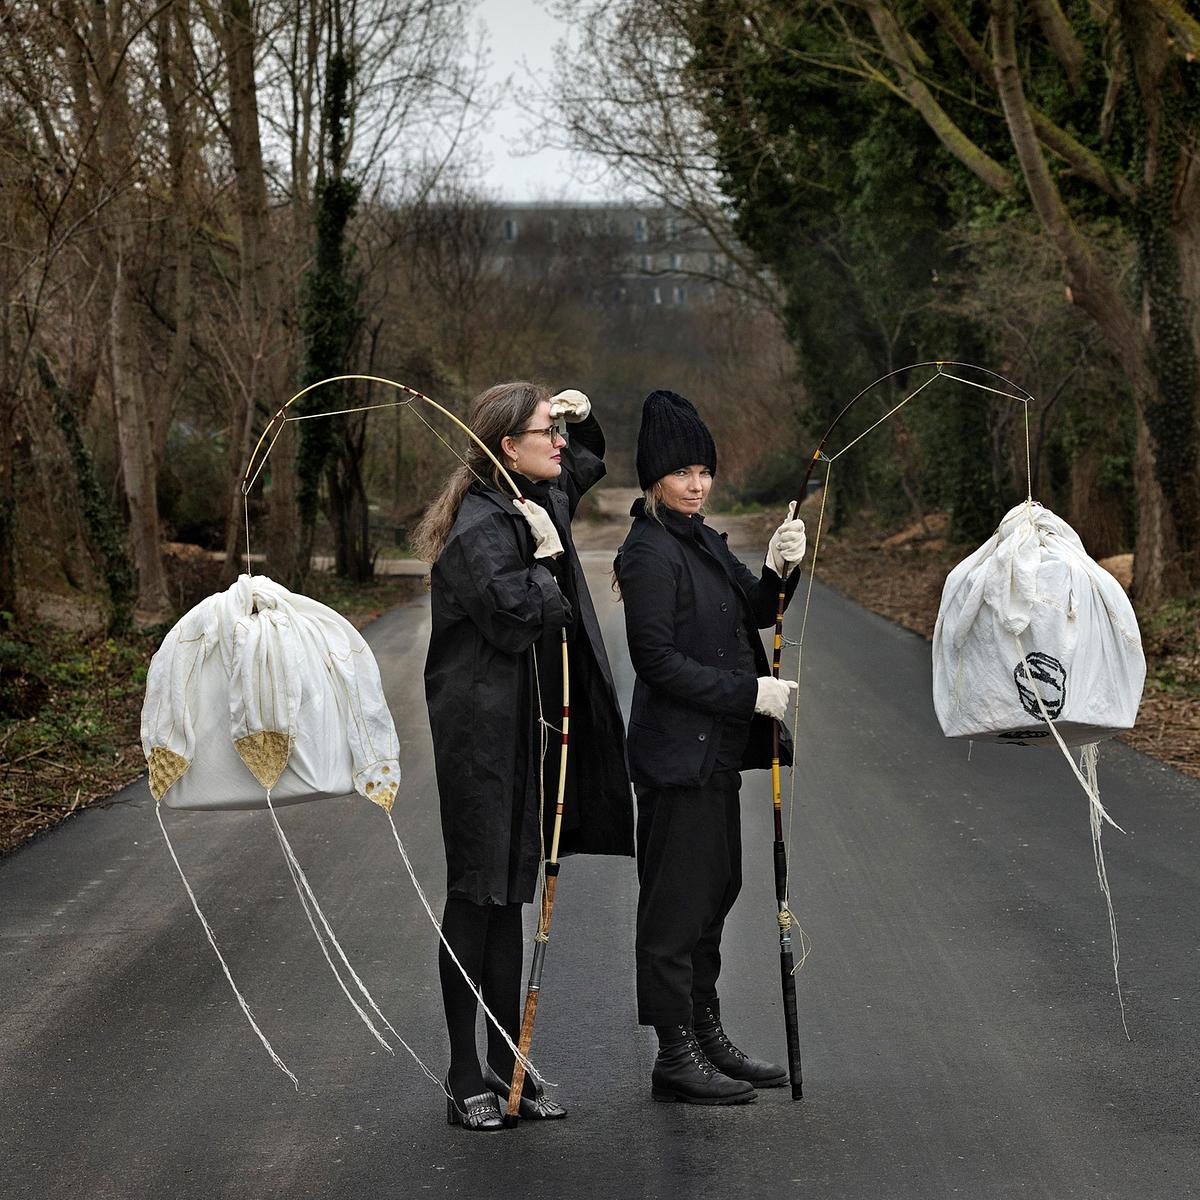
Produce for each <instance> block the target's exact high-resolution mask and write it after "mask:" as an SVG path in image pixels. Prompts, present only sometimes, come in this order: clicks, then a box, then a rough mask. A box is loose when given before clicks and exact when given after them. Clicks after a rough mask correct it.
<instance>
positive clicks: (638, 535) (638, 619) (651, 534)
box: [613, 500, 800, 788]
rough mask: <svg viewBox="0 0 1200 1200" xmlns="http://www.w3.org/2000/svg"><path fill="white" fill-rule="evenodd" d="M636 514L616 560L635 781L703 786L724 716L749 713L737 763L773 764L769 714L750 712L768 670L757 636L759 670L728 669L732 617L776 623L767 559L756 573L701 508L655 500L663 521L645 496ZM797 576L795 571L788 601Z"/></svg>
mask: <svg viewBox="0 0 1200 1200" xmlns="http://www.w3.org/2000/svg"><path fill="white" fill-rule="evenodd" d="M632 516H633V525H632V526H631V527H630V530H629V534H628V536H627V537H626V538H625V541H624V543H623V544H622V546H621V549H620V550H619V551H618V552H617V557H616V561H615V562H614V564H613V568H614V570H615V572H616V577H617V582H618V585H619V586H620V589H621V597H622V600H623V602H624V606H625V631H626V634H627V636H628V640H629V657H630V659H631V660H632V662H633V669H634V671H635V672H636V673H637V681H636V683H635V684H634V688H633V707H632V709H631V711H630V718H629V739H628V743H629V770H630V776H631V778H632V779H633V782H634V783H635V784H640V785H643V786H647V787H658V788H665V787H695V786H700V785H703V784H704V783H706V782H707V781H708V779H709V776H711V775H712V773H713V769H714V767H715V765H716V759H717V752H718V748H719V746H720V742H721V734H722V732H723V728H724V722H725V721H726V720H727V719H730V718H732V719H735V720H740V721H746V720H750V721H751V724H750V736H749V739H748V741H747V743H746V750H745V753H744V755H743V757H742V768H743V769H746V768H750V767H769V766H770V765H771V724H772V723H771V720H770V718H768V717H763V716H753V719H752V720H751V717H752V714H753V713H754V702H755V700H756V698H757V696H758V676H760V675H769V674H770V672H771V668H770V664H769V663H768V661H767V655H766V652H765V651H764V650H763V647H762V643H761V641H760V640H759V638H758V637H757V636H751V638H750V643H751V649H752V650H753V652H754V661H755V664H756V667H757V675H748V674H746V673H745V672H744V671H737V670H734V669H732V668H733V665H734V663H735V662H736V659H737V651H736V647H735V638H736V637H737V627H738V623H739V622H742V623H744V624H745V625H746V626H747V627H749V628H750V629H751V630H753V629H766V628H767V627H768V626H771V625H773V624H774V622H775V611H776V607H777V602H778V596H779V586H780V581H779V576H778V575H776V574H775V572H774V571H772V570H771V569H770V568H769V567H766V566H764V567H763V571H762V576H761V578H758V579H756V578H755V577H754V575H753V574H752V573H751V572H750V571H749V570H748V569H747V567H746V566H745V565H744V564H743V563H741V562H740V561H739V560H738V559H736V558H735V557H734V556H733V554H731V553H730V551H729V547H728V545H727V544H726V541H725V538H724V536H723V535H721V534H718V533H716V532H715V531H714V530H712V529H710V528H709V527H708V526H707V525H706V524H705V523H704V518H703V517H700V516H683V515H682V514H680V513H675V512H672V511H671V510H669V509H666V508H663V507H660V509H659V517H661V520H660V519H659V517H651V516H648V515H647V513H646V509H645V502H644V501H643V500H638V501H636V502H635V504H634V506H633V509H632ZM799 577H800V572H799V571H793V572H791V575H790V577H789V579H788V581H787V584H786V588H785V594H786V596H787V599H788V600H790V599H791V596H792V593H793V592H794V591H795V590H796V583H797V581H798V579H799ZM781 733H782V737H781V740H780V759H781V761H782V762H785V763H790V762H791V761H792V754H791V738H790V737H789V736H788V733H787V730H786V728H785V729H783V730H781Z"/></svg>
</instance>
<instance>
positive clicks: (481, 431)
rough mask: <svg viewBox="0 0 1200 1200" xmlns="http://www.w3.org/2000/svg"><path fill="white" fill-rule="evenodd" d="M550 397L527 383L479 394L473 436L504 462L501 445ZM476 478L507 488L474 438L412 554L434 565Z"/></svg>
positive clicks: (472, 417)
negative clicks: (462, 462) (464, 498)
mask: <svg viewBox="0 0 1200 1200" xmlns="http://www.w3.org/2000/svg"><path fill="white" fill-rule="evenodd" d="M549 399H550V390H549V388H544V387H542V386H541V385H540V384H537V383H529V382H528V381H526V380H517V381H515V382H513V383H498V384H496V385H495V387H490V388H488V389H487V391H486V392H480V394H479V395H478V396H476V397H475V399H474V400H473V401H472V403H471V415H470V417H469V418H468V424H469V425H470V426H471V430H472V432H473V433H474V434H475V435H476V436H477V437H478V438H479V440H480V441H481V442H483V444H484V445H485V446H487V448H488V449H489V450H490V451H491V452H492V453H493V454H494V455H495V456H496V457H497V458H503V456H504V455H503V451H502V450H501V448H500V443H501V442H502V441H503V440H504V439H505V438H506V437H508V436H509V434H513V433H516V432H517V431H518V430H520V429H521V428H522V427H523V426H524V425H525V423H526V421H528V420H529V418H530V417H532V416H533V414H534V412H535V411H536V409H537V406H538V405H539V404H541V402H542V401H543V400H549ZM477 478H483V479H490V480H491V481H492V483H494V484H495V485H496V487H498V488H501V489H502V490H503V489H504V488H506V487H507V485H506V484H502V483H501V478H500V475H499V472H498V471H497V470H496V464H495V463H493V462H492V460H491V459H490V458H488V456H487V455H486V454H485V453H484V452H483V450H482V449H481V448H480V446H479V443H478V442H476V441H474V440H472V441H471V442H470V443H469V444H468V446H467V457H466V462H465V463H464V464H463V465H462V466H460V467H458V468H457V469H456V470H454V471H453V472H452V473H451V474H450V477H449V478H448V479H447V480H446V482H445V485H444V486H443V487H442V490H441V492H439V493H438V495H437V497H436V498H435V499H434V501H433V502H432V503H431V504H430V505H429V507H428V508H427V509H426V510H425V515H424V516H423V517H422V518H421V523H420V524H419V525H418V526H417V528H416V529H415V530H414V531H413V536H412V548H413V553H414V554H415V555H416V556H417V557H418V558H421V559H424V560H425V562H428V563H431V562H434V561H435V560H436V559H437V557H438V555H439V554H441V552H442V547H443V546H445V544H446V539H447V538H448V537H449V536H450V530H451V529H452V528H453V527H454V521H455V518H457V516H458V510H459V509H460V508H461V507H462V502H463V497H464V496H465V495H466V494H467V489H468V488H470V486H471V484H472V483H474V482H475V480H476V479H477Z"/></svg>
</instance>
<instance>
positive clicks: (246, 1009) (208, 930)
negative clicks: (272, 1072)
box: [154, 802, 300, 1091]
mask: <svg viewBox="0 0 1200 1200" xmlns="http://www.w3.org/2000/svg"><path fill="white" fill-rule="evenodd" d="M154 815H155V816H156V817H157V818H158V827H159V829H161V830H162V835H163V840H164V841H165V842H166V843H167V849H168V850H169V851H170V852H171V861H172V862H173V863H174V864H175V870H177V871H178V872H179V878H180V879H182V880H183V886H184V890H185V891H186V892H187V894H188V899H189V900H190V901H191V902H192V908H193V909H194V910H195V912H196V916H197V917H199V918H200V924H201V925H203V926H204V936H205V937H207V938H208V944H209V945H210V946H211V947H212V948H213V953H214V954H215V955H216V956H217V962H219V963H220V964H221V970H222V971H224V972H225V978H226V979H227V980H229V986H230V987H231V988H232V989H233V994H234V996H235V997H236V998H237V1002H238V1007H239V1008H241V1010H242V1012H243V1014H244V1015H245V1017H246V1020H247V1021H249V1022H250V1028H251V1029H253V1030H254V1032H255V1034H256V1035H257V1037H258V1040H259V1041H260V1042H262V1044H263V1049H265V1050H266V1052H267V1053H268V1054H269V1055H270V1056H271V1061H272V1062H273V1063H274V1064H275V1065H276V1066H277V1067H278V1068H279V1069H280V1070H281V1071H282V1072H283V1073H284V1074H285V1075H286V1076H287V1077H288V1078H289V1079H290V1080H291V1081H292V1083H293V1085H294V1086H295V1088H296V1091H299V1090H300V1080H298V1079H297V1078H296V1076H295V1075H293V1074H292V1072H291V1070H290V1069H289V1068H288V1065H287V1063H285V1062H284V1061H283V1059H282V1058H280V1057H279V1055H278V1054H276V1053H275V1051H274V1049H273V1048H272V1046H271V1043H270V1042H268V1041H267V1035H266V1034H265V1033H263V1031H262V1030H261V1029H260V1028H259V1027H258V1022H257V1021H256V1020H255V1019H254V1014H253V1013H252V1012H251V1011H250V1005H249V1004H247V1003H246V999H245V997H244V996H243V995H242V993H241V992H240V991H238V985H237V984H236V983H234V982H233V975H232V973H231V972H230V970H229V964H228V963H226V961H225V956H224V955H223V954H222V953H221V949H220V947H219V946H218V945H217V939H216V937H215V936H214V935H213V931H212V927H211V926H210V925H209V923H208V919H207V918H206V917H205V915H204V913H203V912H201V911H200V904H199V902H198V901H197V899H196V893H195V892H193V891H192V885H191V884H190V883H188V877H187V876H186V875H185V874H184V873H183V867H182V866H180V863H179V856H178V855H177V854H176V853H175V847H174V846H173V845H172V844H171V838H170V835H169V834H168V833H167V827H166V825H164V824H163V819H162V805H161V804H159V803H157V802H156V803H155V805H154Z"/></svg>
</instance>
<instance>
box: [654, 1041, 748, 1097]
mask: <svg viewBox="0 0 1200 1200" xmlns="http://www.w3.org/2000/svg"><path fill="white" fill-rule="evenodd" d="M654 1028H655V1030H656V1031H657V1033H658V1040H659V1048H658V1058H656V1059H655V1060H654V1072H653V1074H652V1075H651V1076H650V1083H651V1088H650V1094H651V1095H652V1096H653V1097H654V1099H655V1100H665V1101H672V1100H678V1101H680V1102H681V1103H683V1104H751V1103H753V1101H754V1099H755V1094H754V1088H753V1087H751V1085H750V1084H748V1083H745V1082H742V1081H740V1080H737V1079H730V1078H729V1076H728V1075H723V1074H721V1072H720V1071H718V1070H717V1068H716V1067H714V1066H713V1065H712V1063H710V1062H709V1061H708V1059H707V1058H705V1057H704V1054H703V1052H702V1051H701V1049H700V1045H699V1043H698V1042H697V1041H696V1035H695V1034H694V1033H693V1032H692V1031H691V1030H690V1029H689V1028H688V1027H687V1026H686V1025H656V1026H655V1027H654Z"/></svg>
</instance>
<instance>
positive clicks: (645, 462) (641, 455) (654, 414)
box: [637, 391, 717, 492]
mask: <svg viewBox="0 0 1200 1200" xmlns="http://www.w3.org/2000/svg"><path fill="white" fill-rule="evenodd" d="M693 463H700V464H701V465H703V466H706V467H707V468H708V469H709V470H710V471H711V472H712V473H713V474H714V475H715V474H716V473H717V447H716V445H715V444H714V443H713V439H712V434H711V433H709V432H708V426H707V425H705V423H704V421H703V420H702V419H701V417H700V414H699V413H698V412H697V411H696V406H695V405H694V404H693V403H692V402H691V401H690V400H686V399H684V397H683V396H680V395H679V394H678V393H677V392H666V391H656V392H651V393H650V395H648V396H647V397H646V399H645V402H644V403H643V404H642V427H641V428H640V429H639V430H638V439H637V474H638V484H639V486H640V487H641V489H642V491H643V492H645V491H649V490H650V488H652V487H653V486H654V485H655V484H656V483H657V482H658V481H659V480H660V479H661V478H662V477H663V476H664V475H669V474H670V473H671V472H672V471H676V470H678V469H679V468H680V467H690V466H691V465H692V464H693Z"/></svg>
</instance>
